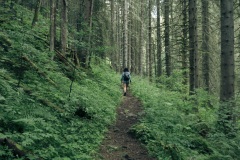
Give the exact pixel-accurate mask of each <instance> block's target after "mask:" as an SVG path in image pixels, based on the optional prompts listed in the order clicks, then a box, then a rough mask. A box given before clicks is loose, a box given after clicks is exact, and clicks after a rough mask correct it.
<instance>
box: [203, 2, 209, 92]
mask: <svg viewBox="0 0 240 160" xmlns="http://www.w3.org/2000/svg"><path fill="white" fill-rule="evenodd" d="M208 7H209V4H208V0H202V39H203V40H202V52H203V53H202V54H203V63H202V69H203V82H204V87H205V89H206V90H207V91H209V72H210V71H209V34H210V33H209V11H208Z"/></svg>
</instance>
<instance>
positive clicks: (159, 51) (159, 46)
mask: <svg viewBox="0 0 240 160" xmlns="http://www.w3.org/2000/svg"><path fill="white" fill-rule="evenodd" d="M160 19H161V17H160V0H157V77H160V76H161V75H162V39H161V20H160Z"/></svg>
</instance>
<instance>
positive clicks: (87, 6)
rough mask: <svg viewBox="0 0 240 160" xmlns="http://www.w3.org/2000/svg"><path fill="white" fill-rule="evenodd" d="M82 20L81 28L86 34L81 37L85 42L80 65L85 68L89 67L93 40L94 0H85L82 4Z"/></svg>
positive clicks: (81, 51)
mask: <svg viewBox="0 0 240 160" xmlns="http://www.w3.org/2000/svg"><path fill="white" fill-rule="evenodd" d="M81 9H82V10H81V12H82V13H81V14H83V16H82V21H83V22H80V23H81V25H80V27H81V28H80V30H82V32H83V33H84V36H83V37H81V38H80V41H82V42H83V44H85V45H84V46H82V47H81V48H80V50H79V52H80V53H79V59H80V65H81V66H82V67H83V68H88V67H89V66H88V64H89V59H88V58H89V53H90V51H89V50H90V46H91V44H90V42H91V29H92V13H93V0H84V1H83V6H81Z"/></svg>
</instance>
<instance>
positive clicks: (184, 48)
mask: <svg viewBox="0 0 240 160" xmlns="http://www.w3.org/2000/svg"><path fill="white" fill-rule="evenodd" d="M182 6H183V22H182V26H183V28H182V35H183V37H182V70H183V84H184V85H187V84H188V74H187V68H188V66H187V51H188V50H187V32H188V28H187V0H183V4H182Z"/></svg>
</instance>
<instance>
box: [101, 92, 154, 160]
mask: <svg viewBox="0 0 240 160" xmlns="http://www.w3.org/2000/svg"><path fill="white" fill-rule="evenodd" d="M142 115H143V109H142V108H141V102H140V101H139V100H138V99H137V98H136V97H133V96H132V95H131V94H127V96H124V98H123V101H122V103H121V104H120V106H119V107H118V108H117V119H116V122H115V123H114V124H113V125H112V126H110V127H109V131H108V132H107V134H106V136H105V139H104V140H103V142H102V144H101V147H100V153H99V154H100V157H101V159H104V160H155V159H154V158H151V157H150V156H149V155H148V152H147V150H146V148H144V146H143V145H142V144H141V142H139V141H138V140H137V139H136V138H134V137H133V136H132V135H131V134H130V133H129V129H130V128H131V127H132V126H133V125H134V124H136V123H137V122H138V120H139V118H140V117H141V116H142Z"/></svg>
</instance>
